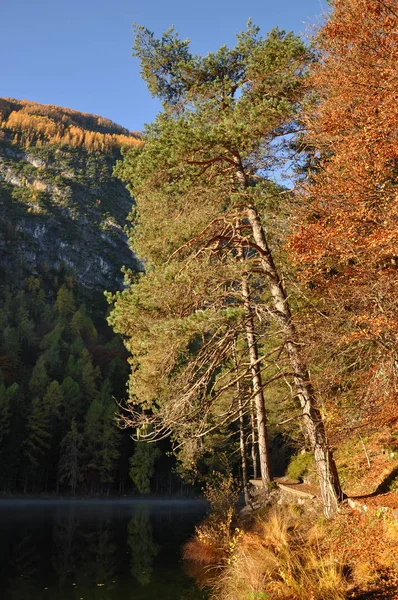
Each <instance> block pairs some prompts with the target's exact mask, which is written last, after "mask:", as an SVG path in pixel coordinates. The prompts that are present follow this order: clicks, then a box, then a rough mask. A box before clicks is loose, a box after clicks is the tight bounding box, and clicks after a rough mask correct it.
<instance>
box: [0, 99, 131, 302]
mask: <svg viewBox="0 0 398 600" xmlns="http://www.w3.org/2000/svg"><path fill="white" fill-rule="evenodd" d="M0 122H1V131H0V269H1V275H2V278H3V279H4V277H6V276H7V273H13V274H14V275H15V270H17V271H18V272H21V274H24V273H25V274H30V275H32V274H35V272H36V271H37V269H38V268H39V267H42V266H43V265H47V267H50V268H56V269H66V270H69V271H71V272H74V273H75V276H76V278H77V280H78V282H79V284H81V285H82V286H84V287H85V288H96V289H98V290H104V289H115V288H117V287H120V285H121V283H122V278H121V275H120V268H121V266H122V265H129V266H131V267H132V268H136V267H137V264H136V263H135V261H134V259H133V258H132V256H131V252H130V251H129V250H128V247H127V243H126V237H125V235H124V233H123V227H124V225H125V221H126V217H127V214H128V212H129V210H130V207H131V198H130V196H129V194H128V192H127V190H126V189H125V186H124V185H123V184H122V183H121V182H120V181H118V180H117V179H116V178H113V177H112V170H113V167H114V165H115V163H116V161H117V160H118V159H119V158H120V157H121V148H122V147H123V146H134V145H138V144H140V139H139V136H138V134H132V133H130V132H128V131H127V130H126V129H124V128H123V127H121V126H119V125H116V124H115V123H112V122H111V121H109V120H107V119H103V118H102V117H98V116H95V115H90V114H84V113H80V112H78V111H73V110H70V109H67V108H60V107H57V106H52V105H42V104H36V103H33V102H28V101H26V100H22V101H18V100H13V99H6V98H3V99H0ZM82 232H84V241H83V240H82ZM82 242H83V243H82Z"/></svg>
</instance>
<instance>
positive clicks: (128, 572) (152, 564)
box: [0, 500, 205, 600]
mask: <svg viewBox="0 0 398 600" xmlns="http://www.w3.org/2000/svg"><path fill="white" fill-rule="evenodd" d="M204 513H205V506H204V504H203V503H200V502H196V501H185V500H181V501H178V500H177V501H169V500H157V501H144V500H142V501H140V500H122V501H112V500H109V501H105V500H104V501H101V500H99V501H67V500H65V501H51V500H37V501H36V500H13V501H11V500H0V598H1V599H2V600H47V599H48V600H158V599H159V600H202V599H204V598H205V593H204V592H201V591H200V590H198V589H197V587H196V586H195V584H194V582H193V580H192V579H191V578H189V577H188V575H187V574H186V573H185V571H184V565H183V563H182V561H181V546H182V544H183V543H184V542H185V541H186V540H187V539H189V537H190V536H191V535H192V533H193V531H194V526H195V524H197V523H198V522H200V520H201V519H202V518H203V516H204Z"/></svg>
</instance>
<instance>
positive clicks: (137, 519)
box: [127, 506, 159, 585]
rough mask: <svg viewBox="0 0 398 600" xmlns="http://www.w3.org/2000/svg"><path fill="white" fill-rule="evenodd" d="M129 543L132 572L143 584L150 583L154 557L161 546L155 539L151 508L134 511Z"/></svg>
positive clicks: (129, 528) (130, 524)
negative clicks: (150, 513)
mask: <svg viewBox="0 0 398 600" xmlns="http://www.w3.org/2000/svg"><path fill="white" fill-rule="evenodd" d="M127 531H128V536H127V544H128V545H129V548H130V572H131V574H132V576H133V577H135V578H136V579H137V581H138V583H140V584H141V585H148V584H149V583H150V581H151V578H152V572H153V559H154V558H155V556H156V555H157V554H158V552H159V546H158V545H157V544H155V542H154V541H153V532H152V525H151V521H150V517H149V508H148V507H147V506H142V507H140V508H139V509H138V510H136V511H134V515H133V517H132V518H131V521H130V523H129V524H128V528H127Z"/></svg>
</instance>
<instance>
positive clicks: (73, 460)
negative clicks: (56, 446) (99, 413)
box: [58, 419, 83, 494]
mask: <svg viewBox="0 0 398 600" xmlns="http://www.w3.org/2000/svg"><path fill="white" fill-rule="evenodd" d="M82 446H83V437H82V436H81V434H80V433H79V430H78V427H77V423H76V421H75V419H72V423H71V427H70V430H69V431H68V433H67V434H66V436H65V437H64V438H63V440H62V442H61V455H60V460H59V465H58V482H59V483H60V484H62V483H66V485H68V486H69V487H70V490H71V492H72V494H75V493H76V489H77V486H78V483H79V482H80V481H82V479H83V476H82V465H81V459H82V451H81V449H82Z"/></svg>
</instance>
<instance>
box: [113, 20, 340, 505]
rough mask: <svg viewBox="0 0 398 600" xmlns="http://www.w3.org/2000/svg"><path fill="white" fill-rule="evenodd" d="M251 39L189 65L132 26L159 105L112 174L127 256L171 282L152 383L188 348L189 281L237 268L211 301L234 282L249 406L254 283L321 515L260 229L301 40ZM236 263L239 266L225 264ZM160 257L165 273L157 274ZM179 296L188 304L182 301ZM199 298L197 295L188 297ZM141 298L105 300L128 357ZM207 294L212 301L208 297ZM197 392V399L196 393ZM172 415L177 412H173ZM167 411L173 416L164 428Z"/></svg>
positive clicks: (310, 421)
mask: <svg viewBox="0 0 398 600" xmlns="http://www.w3.org/2000/svg"><path fill="white" fill-rule="evenodd" d="M258 33H259V32H258V29H257V28H256V27H253V26H252V25H251V24H249V26H248V28H247V30H246V31H245V32H243V33H241V34H239V35H238V36H237V44H236V47H235V48H232V49H228V48H227V47H226V46H223V47H221V48H220V49H219V50H218V51H217V52H215V53H210V54H209V55H207V56H205V57H198V56H193V55H192V54H191V53H190V51H189V45H188V42H187V41H181V40H179V38H178V37H177V36H176V35H175V34H174V32H173V31H169V32H167V33H166V34H165V35H164V36H163V38H162V39H161V40H156V39H155V38H154V36H153V34H152V33H151V32H149V31H148V30H146V29H145V28H143V27H139V28H138V29H137V33H136V39H135V52H136V55H137V56H138V57H139V59H140V60H141V66H142V74H143V76H144V79H145V80H146V81H147V84H148V87H149V89H150V91H151V92H152V94H153V95H155V96H157V97H159V98H160V99H161V100H162V102H163V104H164V108H165V110H164V112H163V113H160V114H159V115H158V117H157V119H156V121H155V122H154V123H153V124H152V125H151V126H149V127H148V128H147V130H146V132H145V146H144V147H143V149H141V150H138V149H137V150H133V151H131V152H129V153H127V154H126V157H125V160H124V162H123V163H121V164H120V165H119V167H118V170H117V172H118V174H119V176H121V177H122V178H123V179H124V180H125V181H127V182H128V183H129V185H130V188H131V190H132V192H133V194H134V197H135V198H136V201H137V213H136V222H135V228H134V233H133V236H132V238H133V239H132V242H133V248H134V250H135V251H136V252H138V254H139V255H141V256H143V257H145V259H146V261H147V263H148V264H149V265H151V266H153V267H154V273H155V275H154V276H152V274H151V275H150V277H152V279H153V278H154V277H156V276H158V274H159V273H161V277H160V278H159V279H162V278H163V281H164V282H166V281H167V280H169V281H170V280H171V278H172V277H174V280H177V281H178V282H179V283H180V286H179V292H178V293H179V298H178V299H179V300H180V303H179V307H178V309H177V301H176V299H171V300H169V304H167V302H165V301H164V298H165V296H167V292H166V291H165V290H164V288H161V289H160V294H161V296H162V299H163V303H162V306H161V307H160V310H161V311H163V315H164V326H163V328H162V331H161V333H160V334H159V335H157V336H156V335H154V336H153V338H154V340H156V341H152V345H151V351H152V352H153V354H154V356H157V355H160V356H161V357H162V352H165V351H166V346H165V344H164V343H163V340H164V339H166V337H167V335H168V337H169V338H170V344H169V346H170V350H169V351H168V353H167V351H166V354H165V355H164V356H163V357H162V358H161V359H160V360H159V361H158V364H162V362H163V369H162V371H161V375H160V377H162V376H164V378H165V379H166V380H167V379H169V384H170V387H174V386H175V383H176V381H175V378H174V377H172V378H169V375H170V374H172V373H174V369H175V365H176V364H178V361H176V360H175V359H174V361H172V360H170V359H171V358H174V356H177V358H178V360H180V361H181V360H184V353H185V356H186V352H187V349H188V348H189V344H190V343H192V340H191V338H190V337H189V336H188V335H187V333H186V330H187V329H188V328H187V326H186V325H185V324H183V323H182V322H181V319H182V317H184V316H185V315H186V314H187V313H188V312H189V309H188V310H187V309H186V304H187V302H188V303H189V302H192V303H194V300H195V299H196V298H197V297H198V289H200V288H199V284H200V283H201V284H202V286H205V288H206V286H207V289H209V285H211V281H212V279H211V277H210V273H211V275H214V272H215V271H218V270H220V269H222V268H223V267H224V265H225V266H230V265H231V268H232V265H234V268H235V271H236V270H238V265H240V274H239V279H238V278H237V277H236V275H235V276H234V277H229V279H226V278H224V281H223V285H222V287H221V289H222V292H223V294H225V292H226V290H227V294H228V295H229V296H233V295H234V292H235V289H236V286H237V285H240V286H241V296H243V298H246V300H245V301H244V302H242V303H241V304H242V305H243V307H244V308H245V319H246V334H247V340H248V346H249V350H250V365H251V370H252V375H253V389H254V397H255V400H256V407H258V405H259V404H260V392H261V390H262V387H263V386H262V383H261V382H260V380H259V377H258V372H257V369H256V365H257V366H258V361H259V357H258V354H257V353H256V352H252V350H253V348H254V346H253V344H254V341H255V339H256V332H255V331H253V326H252V324H251V322H250V318H251V310H252V308H253V304H252V300H251V299H250V290H248V292H249V293H247V291H246V292H245V291H244V289H243V288H244V286H242V281H245V277H246V276H248V277H249V281H253V283H255V282H257V281H260V282H261V285H264V283H266V284H267V288H268V292H267V298H266V299H267V303H268V305H271V306H272V311H270V312H272V313H273V315H274V317H275V318H276V319H277V322H278V325H279V329H280V332H281V338H280V340H282V343H283V349H284V351H285V352H286V355H287V357H288V360H289V362H290V368H291V372H292V373H293V374H294V376H293V381H294V384H295V387H296V390H297V398H298V400H299V402H300V405H301V410H302V416H303V423H304V426H305V430H306V435H307V437H308V439H309V440H310V443H311V446H312V449H313V451H314V454H315V459H316V465H317V470H318V475H319V480H320V486H321V491H322V497H323V501H324V506H325V513H326V514H327V516H331V515H332V514H333V513H334V512H335V510H336V509H337V504H338V501H339V500H340V499H341V489H340V484H339V479H338V475H337V471H336V467H335V463H334V460H333V455H332V452H331V449H330V448H329V446H328V443H327V439H326V432H325V428H324V423H323V419H322V415H321V413H320V410H319V407H318V404H317V398H316V396H315V394H314V390H313V387H312V384H311V381H310V378H309V374H308V369H307V366H306V364H305V361H304V357H303V353H302V350H301V341H300V339H299V337H298V334H297V331H296V328H295V325H294V322H293V318H292V313H291V309H290V304H289V301H288V296H287V292H286V290H285V287H284V284H283V281H282V278H281V275H280V272H279V270H278V268H277V266H276V262H275V250H274V248H273V247H272V246H273V236H272V234H271V235H269V234H268V233H267V232H266V225H267V224H272V222H273V219H274V217H273V214H275V210H274V211H272V210H271V207H272V206H274V207H275V206H276V207H277V209H279V206H278V204H279V205H280V204H281V202H282V200H281V198H283V195H284V194H285V192H284V191H283V190H281V189H280V188H279V187H278V186H277V185H275V184H273V183H272V182H271V181H270V178H271V176H272V172H273V170H276V169H278V168H279V166H280V162H281V158H282V156H283V152H284V148H285V146H284V141H285V140H286V137H287V136H289V135H291V134H292V133H293V132H294V131H295V129H296V121H295V120H296V113H297V110H298V108H299V105H300V101H301V98H302V95H303V86H302V82H303V80H304V74H305V69H306V60H307V58H308V54H307V51H306V49H305V47H304V46H303V43H302V41H301V40H300V39H299V38H297V37H296V36H294V35H293V34H287V33H285V32H283V31H279V30H273V31H271V32H270V34H269V35H268V36H267V37H265V38H264V39H261V38H260V37H259V35H258ZM279 141H280V142H281V143H279V144H278V142H279ZM239 255H240V256H241V258H242V259H243V260H242V261H239V260H237V258H238V257H239ZM205 258H206V260H205ZM234 258H235V260H233V259H234ZM165 261H166V262H167V265H166V267H163V268H162V266H161V265H162V264H163V263H164V262H165ZM178 262H179V263H180V264H177V263H178ZM173 266H174V267H173ZM212 267H213V272H211V269H212ZM173 268H174V272H173ZM204 269H205V270H204ZM182 272H183V273H182ZM255 274H257V275H255ZM206 275H207V278H206ZM185 276H186V277H187V279H189V277H190V278H191V279H192V277H193V276H194V278H195V279H194V285H192V284H191V285H188V286H185V290H184V286H183V285H181V281H182V280H183V279H184V277H185ZM216 278H217V275H216ZM228 281H229V282H230V284H229V286H228V285H227V282H228ZM231 284H233V285H231ZM163 285H164V284H163ZM176 286H177V284H176ZM191 288H193V289H192V291H193V294H194V296H193V298H194V300H192V298H191V296H190V295H189V292H190V289H191ZM183 290H184V291H185V298H183V296H182V295H183ZM173 291H174V293H175V290H173ZM204 295H205V294H203V292H202V295H199V298H203V297H204ZM209 296H210V294H209ZM142 297H143V299H144V305H145V306H146V309H147V313H149V312H150V309H151V303H152V304H155V305H156V304H157V303H158V304H159V300H158V299H157V298H156V296H155V295H154V286H153V285H152V289H151V290H149V291H148V298H145V296H142V295H141V298H142ZM141 298H138V299H137V294H134V292H133V293H131V291H127V292H126V293H122V294H121V295H119V297H118V299H117V302H116V309H115V312H114V315H113V322H114V323H115V324H116V326H117V329H118V331H120V332H123V333H124V334H126V335H127V336H129V339H128V341H127V346H128V348H129V349H132V347H133V346H134V344H135V342H134V341H133V340H132V337H133V336H134V335H135V332H134V327H135V321H133V320H131V316H130V315H129V309H130V311H131V313H132V314H133V315H134V317H136V315H137V313H138V312H139V311H138V310H137V308H138V309H139V307H140V305H139V301H140V300H141ZM210 298H211V300H212V301H213V298H214V297H213V295H211V296H210ZM198 304H199V305H198V306H197V308H196V311H194V312H192V316H191V319H190V320H191V322H194V321H196V322H198V320H199V318H200V316H201V314H200V313H201V311H204V312H207V313H208V314H207V316H205V317H204V319H206V318H208V316H209V311H208V309H207V305H206V303H205V304H201V303H200V302H199V303H198ZM170 305H171V306H172V309H170ZM204 309H206V310H204ZM178 310H179V311H180V317H178ZM198 313H199V314H198ZM167 317H168V318H169V323H167ZM144 327H145V324H144ZM144 327H143V330H144ZM184 329H185V339H186V344H185V348H184V347H183V345H182V344H177V343H176V344H174V339H175V338H176V332H177V334H178V335H179V337H180V339H181V337H182V336H181V335H180V334H179V333H178V332H180V331H181V330H182V331H184ZM208 331H209V330H208V329H207V335H208ZM156 333H157V332H156V331H155V334H156ZM203 333H204V332H203V329H202V334H203ZM198 334H199V335H200V330H199V328H198ZM249 334H250V335H249ZM148 339H149V336H147V339H146V340H145V341H144V342H143V343H144V344H145V343H148ZM216 339H217V338H216ZM204 340H206V337H204ZM280 340H279V341H280ZM214 341H215V340H214ZM156 342H157V343H156ZM187 342H188V345H187ZM231 343H232V342H231ZM214 347H216V344H214ZM135 361H136V357H134V359H133V362H135ZM142 366H143V364H142V362H141V365H140V368H139V369H136V370H135V371H134V372H133V373H132V375H131V384H132V385H131V396H132V399H134V396H135V395H137V396H138V397H139V395H140V394H141V392H142V390H143V387H144V385H143V384H145V385H147V384H149V385H151V382H150V377H148V375H150V371H149V370H147V371H145V368H142ZM141 375H144V377H141ZM153 376H154V373H153V371H152V377H153ZM140 379H141V382H139V381H140ZM137 381H138V382H139V383H138V388H137ZM171 382H172V383H171ZM190 383H191V386H192V389H193V390H194V391H195V390H197V386H196V385H195V384H193V382H192V381H191V382H190ZM201 383H203V379H202V380H201ZM199 387H200V386H199ZM143 393H144V394H145V392H143ZM203 396H204V397H205V398H206V394H205V393H203ZM161 398H162V397H161V396H160V398H159V401H158V402H157V401H155V407H156V404H161ZM188 405H189V403H188V402H187V404H186V406H188ZM203 408H204V410H207V405H206V404H202V410H203ZM184 410H185V408H182V409H181V410H180V413H181V414H182V413H183V411H184ZM177 415H178V413H174V414H173V419H174V428H176V427H177V423H178V420H177V418H176V417H177ZM257 416H258V425H259V426H260V425H262V423H261V421H264V419H263V417H260V418H259V413H258V410H257ZM167 427H169V428H170V425H169V424H167ZM167 427H166V429H167ZM259 433H260V432H259ZM260 457H261V456H260Z"/></svg>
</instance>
